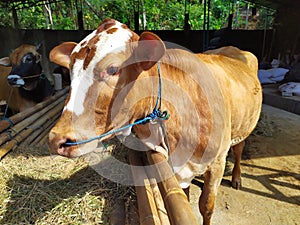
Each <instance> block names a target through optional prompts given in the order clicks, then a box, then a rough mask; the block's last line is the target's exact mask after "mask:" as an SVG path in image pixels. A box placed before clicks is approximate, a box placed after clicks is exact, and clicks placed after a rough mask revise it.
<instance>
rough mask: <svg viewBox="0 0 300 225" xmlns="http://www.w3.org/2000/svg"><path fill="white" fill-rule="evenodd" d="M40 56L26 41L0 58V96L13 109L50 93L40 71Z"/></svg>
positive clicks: (46, 80) (39, 99)
mask: <svg viewBox="0 0 300 225" xmlns="http://www.w3.org/2000/svg"><path fill="white" fill-rule="evenodd" d="M40 60H41V56H40V54H39V53H38V52H37V47H36V46H33V45H27V44H24V45H21V46H20V47H18V48H17V49H15V50H14V51H13V52H12V53H11V54H10V56H9V57H4V58H2V59H0V86H1V89H0V100H4V101H6V102H7V104H8V106H9V108H10V109H11V111H12V112H13V113H18V112H21V111H23V110H24V109H26V108H29V107H32V106H34V105H35V104H36V103H38V102H41V101H43V100H44V99H45V98H46V97H48V96H50V95H52V93H53V87H52V85H51V84H50V82H49V80H48V79H47V78H46V76H45V75H44V74H43V70H42V67H41V64H40ZM10 95H11V97H10Z"/></svg>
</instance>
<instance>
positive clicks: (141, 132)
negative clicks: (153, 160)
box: [49, 19, 262, 224]
mask: <svg viewBox="0 0 300 225" xmlns="http://www.w3.org/2000/svg"><path fill="white" fill-rule="evenodd" d="M219 51H220V50H219ZM208 53H209V54H193V53H191V52H188V51H185V50H180V49H168V50H166V48H165V44H164V43H163V42H162V41H161V39H160V38H159V37H157V36H156V35H155V34H153V33H150V32H144V33H142V34H141V36H138V35H137V34H135V33H134V32H133V31H131V30H130V29H128V28H127V27H126V25H124V24H122V23H120V22H118V21H115V20H112V19H107V20H105V21H103V23H102V24H101V25H100V26H99V27H98V29H97V30H95V31H94V32H92V33H91V34H90V35H88V36H87V37H86V38H85V39H83V40H82V41H81V42H80V43H79V44H77V43H73V42H66V43H63V44H61V45H59V46H57V47H55V48H54V49H53V50H52V51H51V53H50V59H51V60H52V61H54V62H55V63H57V64H59V65H62V66H65V67H67V68H69V69H70V72H71V77H72V81H71V90H70V94H69V98H68V100H67V102H66V105H65V108H64V111H63V113H62V116H61V117H60V119H59V121H58V122H57V124H56V125H55V126H54V127H53V129H52V130H51V132H50V134H49V144H50V149H51V151H52V152H53V153H58V154H60V155H63V156H67V157H76V156H80V155H82V154H85V153H87V152H89V151H92V150H93V149H92V148H93V147H95V145H96V144H97V143H95V144H93V143H92V142H91V143H88V144H84V145H81V146H76V145H75V146H69V145H66V144H65V143H66V142H70V141H75V140H77V141H78V140H84V139H86V138H89V137H91V136H93V135H100V134H103V133H106V132H108V131H111V130H113V129H116V128H119V127H122V126H123V125H126V124H128V123H133V122H134V121H136V120H137V119H140V118H144V117H145V116H147V115H149V114H150V113H151V112H152V110H153V108H154V107H155V104H156V100H157V95H158V91H157V88H158V80H159V78H158V64H159V66H160V74H161V83H162V84H161V89H162V90H161V108H162V109H163V110H168V112H169V113H170V118H169V119H168V120H165V121H164V125H165V127H166V131H167V137H168V141H169V145H170V149H171V154H170V156H169V157H170V158H171V159H172V165H173V168H174V171H175V173H176V176H177V178H178V181H179V183H180V185H181V186H182V188H185V189H187V188H188V187H189V185H190V183H191V181H192V179H193V178H194V177H195V176H196V175H198V174H204V187H203V190H202V194H201V196H200V199H199V209H200V212H201V214H202V216H203V221H204V224H210V221H211V216H212V212H213V209H214V203H215V198H216V195H217V189H218V186H219V185H220V182H221V179H222V175H223V171H224V167H225V159H226V155H227V153H228V150H229V149H230V147H231V146H238V148H242V147H243V141H244V140H245V138H247V136H248V135H249V134H250V133H251V132H252V130H253V129H254V127H255V126H256V123H257V121H258V118H259V115H260V110H261V103H262V90H261V86H260V83H259V80H258V78H257V59H256V57H255V56H254V55H253V54H251V53H249V52H246V51H241V50H239V49H237V48H234V47H224V48H222V49H221V51H220V54H216V53H217V51H216V50H215V51H212V52H208ZM133 129H134V132H135V134H136V135H137V136H138V137H139V138H140V139H141V141H142V142H143V143H144V144H145V145H146V146H147V147H148V148H149V149H150V150H153V151H159V152H162V153H163V154H165V155H166V157H168V154H167V152H168V150H167V144H166V137H165V135H164V132H163V130H162V128H161V126H160V124H159V123H154V122H153V123H146V124H141V125H136V126H134V127H133ZM129 131H130V130H129ZM129 131H128V130H126V131H123V134H124V135H125V134H128V133H129ZM119 133H122V132H119ZM112 136H113V135H109V136H106V137H103V138H101V140H100V141H103V140H105V139H108V138H111V137H112ZM237 152H241V151H237ZM236 173H239V171H237V172H236ZM238 176H240V175H238ZM236 179H238V178H236ZM183 210H184V209H183Z"/></svg>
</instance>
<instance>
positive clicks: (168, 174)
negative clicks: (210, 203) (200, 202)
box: [147, 151, 198, 225]
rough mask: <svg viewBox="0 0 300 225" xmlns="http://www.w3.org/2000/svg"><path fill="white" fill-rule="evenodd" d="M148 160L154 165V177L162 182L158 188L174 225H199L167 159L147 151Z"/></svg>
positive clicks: (157, 153)
mask: <svg viewBox="0 0 300 225" xmlns="http://www.w3.org/2000/svg"><path fill="white" fill-rule="evenodd" d="M147 158H148V161H149V163H150V164H151V165H154V166H153V167H152V168H153V171H150V172H152V173H153V176H154V177H156V178H157V180H160V181H161V182H159V183H158V187H159V190H160V193H161V195H162V197H163V199H164V203H165V207H166V209H167V212H168V216H169V219H170V222H171V224H172V225H191V224H197V223H198V222H197V219H196V216H195V215H194V213H193V210H192V208H191V206H190V204H189V202H188V199H187V197H186V195H185V193H184V192H183V190H182V188H181V187H180V185H179V183H178V181H177V179H176V177H175V175H174V174H173V171H172V170H171V168H170V166H169V164H168V162H167V161H166V159H165V157H164V156H163V155H162V154H161V153H159V152H154V151H147Z"/></svg>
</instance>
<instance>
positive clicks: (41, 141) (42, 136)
mask: <svg viewBox="0 0 300 225" xmlns="http://www.w3.org/2000/svg"><path fill="white" fill-rule="evenodd" d="M57 119H58V118H57ZM57 119H54V120H53V121H51V124H49V126H48V127H46V128H45V129H44V130H43V132H42V133H41V134H40V135H39V136H37V137H36V138H35V139H34V140H33V141H32V142H31V143H30V144H29V145H30V146H35V145H43V144H45V143H46V141H48V134H49V131H50V130H51V128H52V127H53V126H54V125H55V123H56V121H57Z"/></svg>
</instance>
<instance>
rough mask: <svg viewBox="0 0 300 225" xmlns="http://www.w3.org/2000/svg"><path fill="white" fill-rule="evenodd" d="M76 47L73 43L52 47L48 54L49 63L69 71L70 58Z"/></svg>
mask: <svg viewBox="0 0 300 225" xmlns="http://www.w3.org/2000/svg"><path fill="white" fill-rule="evenodd" d="M76 45H77V43H75V42H64V43H62V44H60V45H58V46H56V47H54V48H53V49H52V50H51V51H50V54H49V58H50V61H51V62H54V63H56V64H58V65H60V66H63V67H66V68H68V69H70V62H71V58H70V56H71V53H72V51H73V49H74V48H75V46H76Z"/></svg>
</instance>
